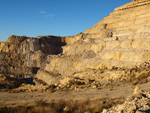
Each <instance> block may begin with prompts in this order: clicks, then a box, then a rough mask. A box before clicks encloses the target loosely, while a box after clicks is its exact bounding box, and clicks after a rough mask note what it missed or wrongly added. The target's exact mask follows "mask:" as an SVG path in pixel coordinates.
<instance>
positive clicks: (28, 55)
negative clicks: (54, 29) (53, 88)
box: [0, 0, 150, 84]
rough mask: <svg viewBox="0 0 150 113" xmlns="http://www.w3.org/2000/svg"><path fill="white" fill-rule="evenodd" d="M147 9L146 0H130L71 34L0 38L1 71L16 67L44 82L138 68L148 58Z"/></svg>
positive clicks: (116, 73) (111, 74)
mask: <svg viewBox="0 0 150 113" xmlns="http://www.w3.org/2000/svg"><path fill="white" fill-rule="evenodd" d="M149 9H150V0H134V1H132V2H130V3H128V4H125V5H123V6H121V7H118V8H116V9H115V10H114V12H112V13H110V15H109V16H107V17H105V18H104V19H103V20H101V21H99V22H98V23H96V24H95V25H94V26H93V27H92V28H88V29H86V30H85V32H84V33H79V34H77V35H75V36H68V37H58V36H37V37H36V38H32V37H26V36H14V35H12V36H10V37H9V38H8V40H7V41H6V42H1V43H0V52H1V55H0V60H1V61H2V62H4V61H5V63H1V64H0V67H1V68H0V72H1V73H7V74H15V75H16V70H17V69H20V71H17V72H20V74H22V75H35V74H36V75H35V76H36V77H37V78H39V79H41V80H43V81H45V82H46V83H47V84H54V83H55V82H59V81H60V80H61V79H64V78H65V77H67V76H78V77H80V78H88V77H93V78H95V79H99V80H101V79H103V80H107V79H108V78H109V79H113V80H118V79H122V77H123V76H124V77H126V74H125V72H124V71H121V70H123V69H131V68H135V67H136V68H140V66H141V64H143V63H144V62H146V61H147V62H149V60H150V45H149V43H150V20H149V18H150V10H149ZM13 55H16V56H13ZM4 56H8V57H4ZM3 59H5V60H4V61H3ZM4 65H5V67H6V68H5V70H4V69H3V68H2V67H4ZM147 65H148V66H149V63H148V64H147ZM114 68H115V69H120V70H115V71H112V70H111V69H114ZM26 69H28V70H29V71H26ZM100 70H104V71H105V70H107V71H105V72H104V73H103V74H101V73H98V72H101V71H100ZM124 79H127V78H124Z"/></svg>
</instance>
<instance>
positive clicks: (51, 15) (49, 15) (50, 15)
mask: <svg viewBox="0 0 150 113" xmlns="http://www.w3.org/2000/svg"><path fill="white" fill-rule="evenodd" d="M46 16H48V17H53V16H54V14H47V15H46Z"/></svg>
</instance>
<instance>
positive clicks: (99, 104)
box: [0, 98, 124, 113]
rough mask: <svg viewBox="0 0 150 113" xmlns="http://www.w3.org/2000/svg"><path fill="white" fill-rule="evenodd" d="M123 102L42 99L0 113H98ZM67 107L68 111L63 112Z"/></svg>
mask: <svg viewBox="0 0 150 113" xmlns="http://www.w3.org/2000/svg"><path fill="white" fill-rule="evenodd" d="M123 102H124V98H116V99H107V98H106V99H96V100H89V99H87V100H80V101H77V100H66V101H65V100H57V101H55V100H51V102H50V103H46V102H45V101H44V100H43V99H40V100H36V101H35V104H36V106H30V107H23V106H18V107H15V108H8V107H3V108H1V109H0V110H1V112H4V113H84V112H92V113H100V112H102V110H103V109H108V108H110V107H112V106H114V105H117V104H121V103H123ZM65 107H68V108H69V110H67V111H64V108H65Z"/></svg>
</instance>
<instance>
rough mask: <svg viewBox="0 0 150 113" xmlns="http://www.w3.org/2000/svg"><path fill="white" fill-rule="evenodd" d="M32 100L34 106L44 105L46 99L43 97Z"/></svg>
mask: <svg viewBox="0 0 150 113" xmlns="http://www.w3.org/2000/svg"><path fill="white" fill-rule="evenodd" d="M34 102H35V105H36V106H45V105H46V104H47V103H46V101H45V100H43V99H38V100H35V101H34Z"/></svg>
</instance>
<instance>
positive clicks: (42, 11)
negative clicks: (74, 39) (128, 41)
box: [0, 0, 132, 41]
mask: <svg viewBox="0 0 150 113" xmlns="http://www.w3.org/2000/svg"><path fill="white" fill-rule="evenodd" d="M131 1H132V0H0V41H6V40H7V39H8V37H9V36H10V35H19V36H22V35H26V36H30V37H36V36H39V35H56V36H72V35H75V34H78V33H80V32H84V31H85V29H87V28H90V27H93V25H94V24H96V23H97V22H98V21H100V20H102V19H103V18H104V17H105V16H108V15H109V14H110V13H111V12H112V11H114V9H115V8H116V7H119V6H121V5H123V4H126V3H128V2H131Z"/></svg>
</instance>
